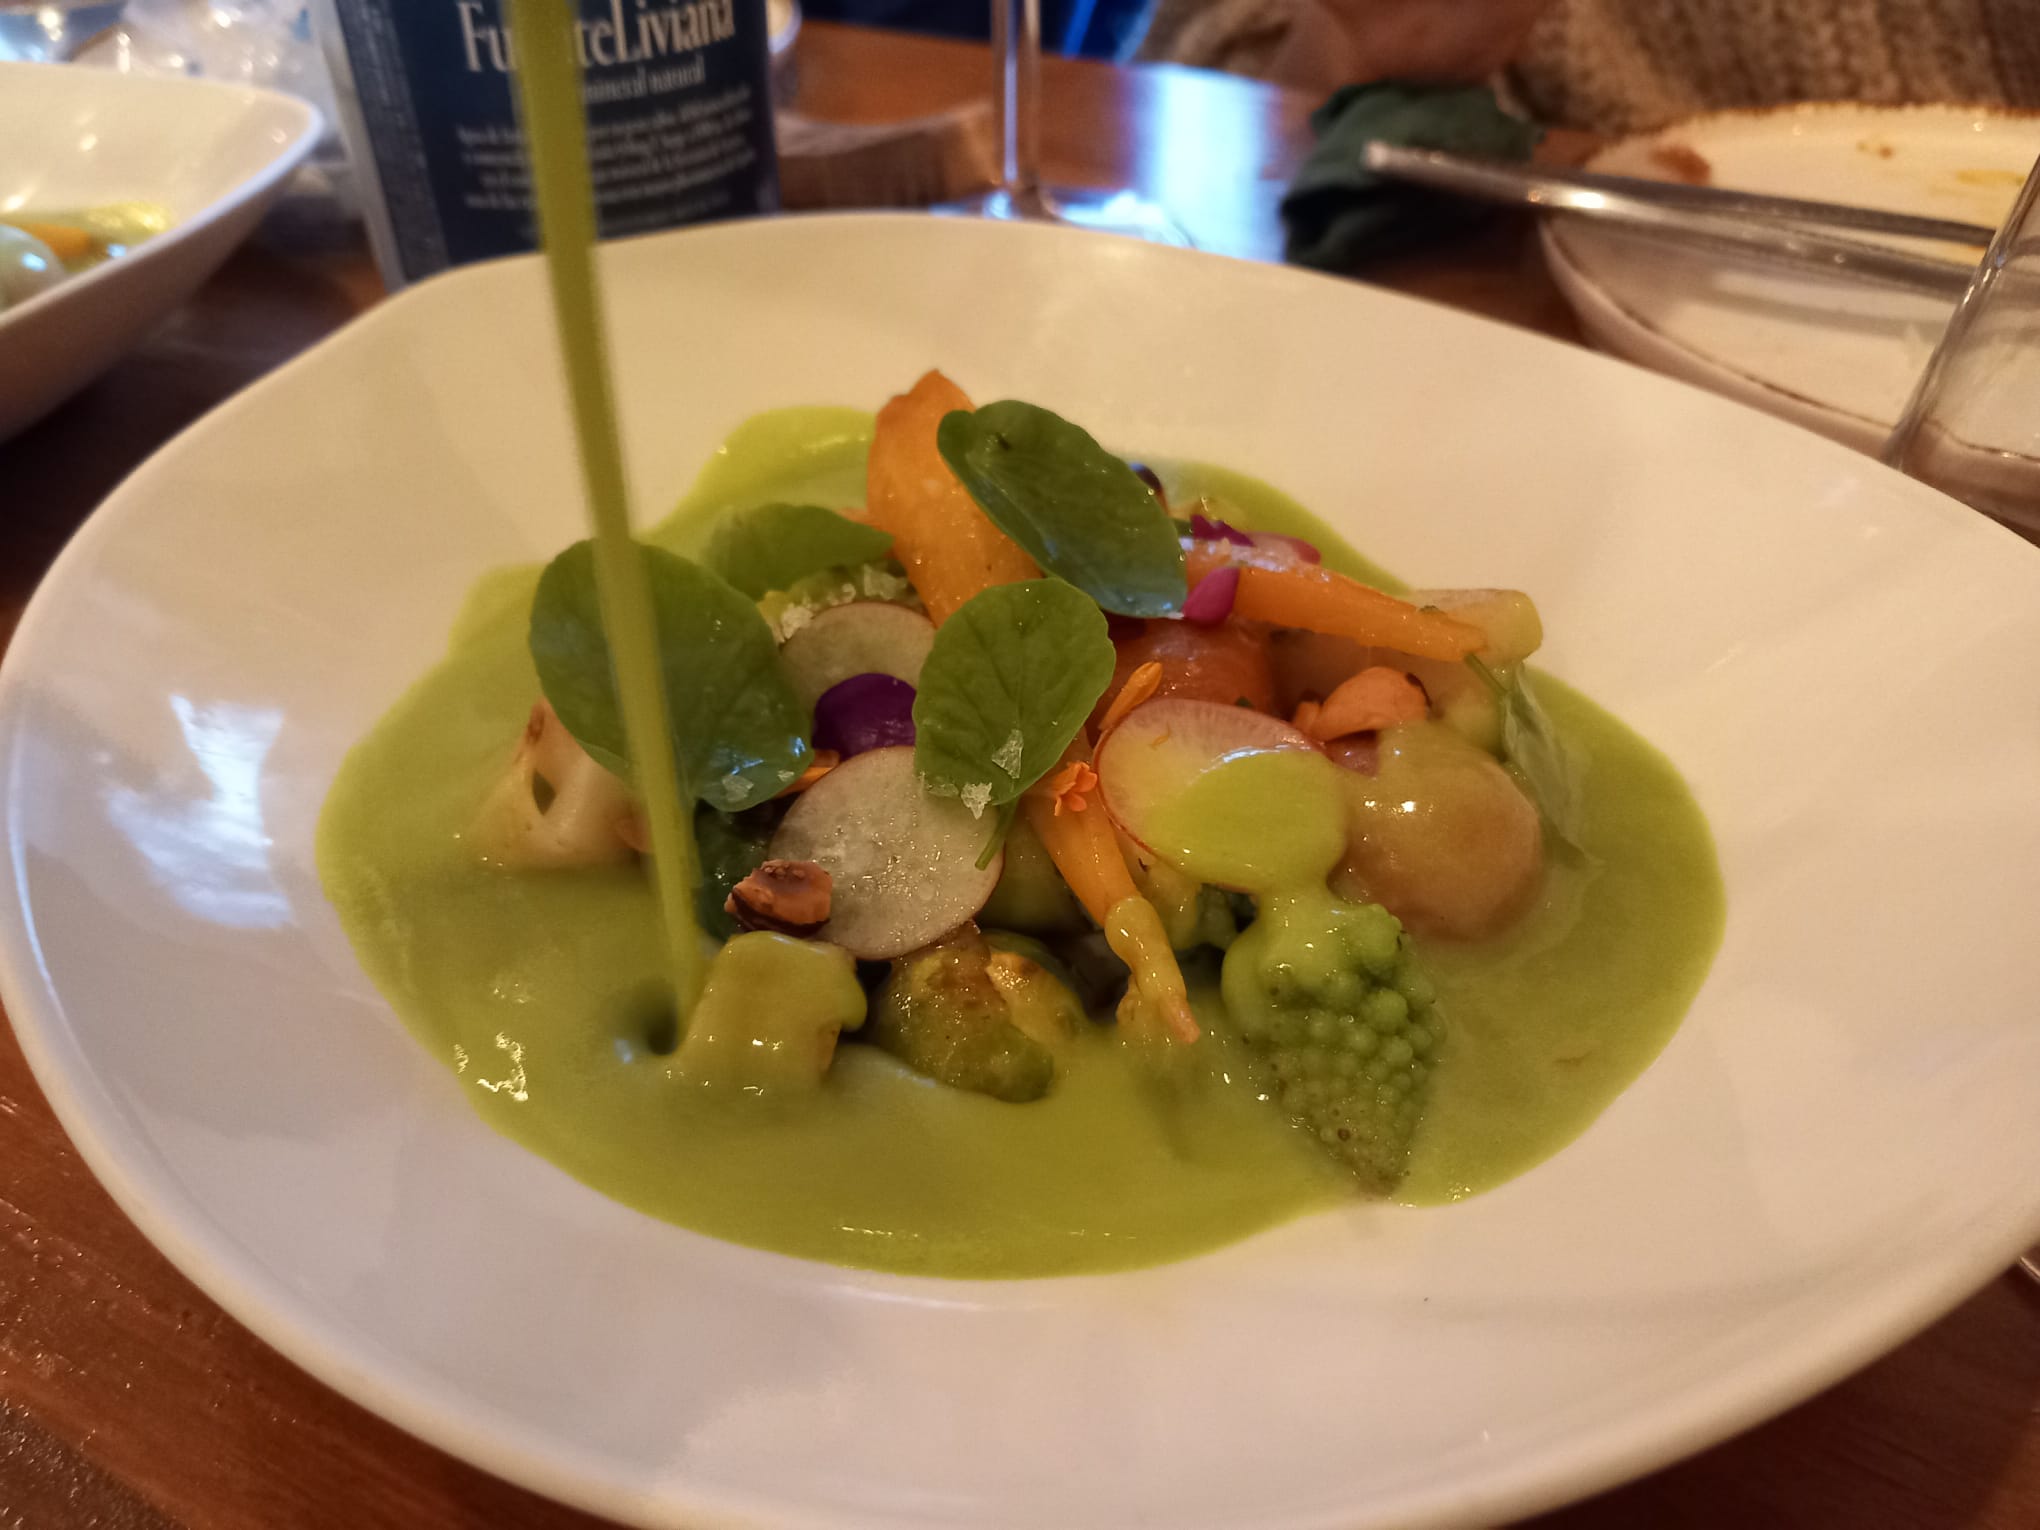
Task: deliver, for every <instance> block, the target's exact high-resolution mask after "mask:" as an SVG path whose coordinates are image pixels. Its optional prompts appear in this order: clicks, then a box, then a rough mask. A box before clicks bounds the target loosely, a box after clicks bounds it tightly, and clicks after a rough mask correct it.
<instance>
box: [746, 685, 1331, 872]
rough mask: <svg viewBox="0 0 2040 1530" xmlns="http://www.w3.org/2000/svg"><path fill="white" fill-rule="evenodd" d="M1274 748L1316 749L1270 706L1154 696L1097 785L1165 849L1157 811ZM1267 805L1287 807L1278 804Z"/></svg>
mask: <svg viewBox="0 0 2040 1530" xmlns="http://www.w3.org/2000/svg"><path fill="white" fill-rule="evenodd" d="M1271 749H1302V750H1308V751H1311V752H1313V753H1315V752H1318V748H1317V745H1316V744H1314V743H1313V742H1311V740H1310V739H1309V738H1307V737H1305V736H1304V735H1303V734H1302V733H1300V732H1298V731H1297V730H1296V729H1295V728H1292V727H1290V726H1289V724H1288V723H1286V722H1283V721H1282V720H1281V719H1280V718H1278V717H1270V716H1269V715H1268V714H1267V713H1265V712H1256V711H1254V710H1252V709H1251V708H1248V707H1232V706H1227V705H1225V704H1224V703H1223V702H1217V701H1187V700H1182V699H1179V698H1173V697H1171V698H1164V699H1163V700H1160V701H1150V702H1148V703H1147V704H1145V705H1144V706H1138V707H1135V708H1134V709H1133V710H1132V711H1131V712H1129V713H1127V714H1126V717H1125V719H1124V720H1123V721H1122V722H1121V723H1120V724H1119V726H1118V727H1116V728H1114V729H1113V730H1112V731H1111V732H1110V733H1108V734H1106V735H1105V737H1104V739H1103V740H1101V741H1100V743H1099V745H1098V750H1097V754H1096V757H1095V759H1096V768H1097V771H1098V790H1099V794H1100V795H1101V796H1102V797H1103V799H1104V802H1105V811H1106V812H1108V813H1110V814H1111V815H1112V821H1113V822H1114V823H1116V824H1118V825H1119V827H1120V829H1121V830H1122V831H1123V832H1124V833H1126V834H1127V835H1129V836H1130V837H1131V838H1132V839H1133V840H1134V841H1135V842H1136V843H1137V844H1139V845H1140V847H1141V848H1142V849H1144V850H1147V851H1149V852H1150V853H1152V854H1160V853H1161V851H1162V847H1160V846H1158V845H1156V844H1155V843H1154V842H1153V836H1152V833H1151V831H1150V829H1149V825H1150V823H1151V821H1152V820H1153V818H1154V815H1155V814H1156V812H1157V811H1158V810H1160V809H1163V808H1166V807H1167V806H1168V805H1169V804H1171V803H1173V802H1174V801H1176V800H1177V798H1179V797H1180V796H1181V795H1182V794H1183V792H1184V790H1185V789H1186V788H1187V787H1188V786H1189V785H1190V783H1191V782H1192V781H1194V780H1196V778H1197V777H1198V776H1200V775H1202V774H1203V773H1204V772H1205V771H1207V770H1209V769H1211V768H1212V767H1213V766H1214V765H1218V764H1220V763H1222V762H1223V761H1226V760H1229V759H1232V758H1234V757H1235V756H1238V755H1242V754H1252V753H1259V752H1263V751H1267V750H1271ZM1269 808H1270V811H1271V812H1277V813H1279V812H1280V811H1281V810H1282V809H1281V805H1280V804H1279V803H1271V804H1270V805H1269ZM775 853H777V852H775Z"/></svg>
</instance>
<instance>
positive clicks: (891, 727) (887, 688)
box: [815, 674, 914, 760]
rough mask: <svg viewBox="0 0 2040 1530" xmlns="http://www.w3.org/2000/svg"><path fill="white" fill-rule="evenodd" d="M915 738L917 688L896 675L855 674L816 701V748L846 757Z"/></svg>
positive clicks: (838, 682) (906, 742)
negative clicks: (830, 750)
mask: <svg viewBox="0 0 2040 1530" xmlns="http://www.w3.org/2000/svg"><path fill="white" fill-rule="evenodd" d="M913 741H914V688H913V687H912V686H911V685H909V684H907V682H906V681H904V680H902V679H900V678H899V677H898V676H897V675H880V674H867V675H852V676H851V677H850V678H849V679H848V680H839V681H837V682H836V683H835V684H834V685H832V686H830V687H829V688H828V689H827V690H826V691H823V692H822V696H821V699H820V700H819V701H817V702H816V703H815V748H817V749H833V750H835V751H836V752H837V753H838V754H840V755H841V756H842V757H843V758H844V759H846V760H847V759H849V758H850V756H852V755H853V754H862V753H864V751H865V750H867V749H889V748H891V747H892V746H893V745H895V744H911V743H912V742H913Z"/></svg>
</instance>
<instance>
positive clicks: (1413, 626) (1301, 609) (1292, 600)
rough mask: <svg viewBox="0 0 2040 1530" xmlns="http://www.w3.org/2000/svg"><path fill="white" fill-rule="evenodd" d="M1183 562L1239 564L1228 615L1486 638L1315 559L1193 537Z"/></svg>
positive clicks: (1464, 643) (1388, 634) (1365, 633)
mask: <svg viewBox="0 0 2040 1530" xmlns="http://www.w3.org/2000/svg"><path fill="white" fill-rule="evenodd" d="M1185 561H1186V563H1187V572H1188V574H1189V579H1190V583H1191V584H1192V585H1193V586H1194V585H1195V584H1196V583H1197V581H1198V580H1199V579H1201V578H1203V577H1204V576H1205V575H1206V574H1208V573H1210V572H1212V571H1213V570H1214V569H1217V568H1220V567H1223V566H1224V565H1225V564H1228V563H1237V564H1239V565H1240V584H1239V590H1238V591H1237V593H1235V594H1234V596H1233V609H1232V614H1233V615H1234V616H1236V617H1238V618H1240V619H1241V620H1242V621H1250V622H1269V623H1271V624H1273V625H1274V626H1277V627H1301V628H1303V629H1304V630H1305V631H1308V632H1323V633H1327V634H1329V635H1330V636H1332V637H1344V638H1351V639H1353V641H1355V642H1356V643H1365V644H1368V645H1369V646H1371V647H1375V648H1392V649H1394V650H1395V651H1396V652H1397V653H1407V654H1415V655H1416V656H1417V657H1419V658H1424V659H1463V658H1465V657H1466V656H1467V655H1468V654H1470V653H1472V652H1474V651H1475V650H1477V649H1478V648H1480V646H1481V645H1482V644H1483V643H1485V642H1486V641H1487V635H1486V634H1485V633H1484V632H1482V631H1481V629H1480V628H1478V627H1476V626H1474V625H1473V624H1472V623H1470V622H1462V621H1460V620H1458V619H1457V618H1455V617H1451V616H1447V615H1445V614H1444V613H1443V612H1439V611H1426V610H1424V609H1423V608H1422V607H1420V606H1413V605H1411V604H1410V603H1409V602H1408V601H1406V600H1398V599H1396V598H1395V596H1393V595H1385V594H1383V593H1382V592H1381V591H1380V590H1377V589H1373V588H1371V587H1370V586H1368V585H1364V584H1362V583H1360V581H1359V580H1357V579H1348V578H1347V577H1346V576H1345V575H1344V574H1340V573H1335V572H1334V571H1333V570H1331V569H1328V568H1325V567H1323V566H1322V565H1319V564H1315V563H1291V562H1286V561H1281V560H1278V559H1276V558H1273V557H1267V556H1257V555H1256V554H1255V553H1254V552H1253V550H1252V549H1249V548H1243V547H1239V546H1236V545H1234V544H1232V543H1227V542H1197V543H1193V544H1192V546H1191V548H1190V552H1189V554H1188V556H1187V558H1186V560H1185ZM923 598H924V599H925V598H926V597H923Z"/></svg>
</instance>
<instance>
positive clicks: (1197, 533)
mask: <svg viewBox="0 0 2040 1530" xmlns="http://www.w3.org/2000/svg"><path fill="white" fill-rule="evenodd" d="M1190 535H1191V536H1193V537H1195V538H1196V539H1197V540H1198V541H1200V542H1230V543H1232V544H1233V545H1234V546H1235V547H1252V546H1253V545H1254V539H1253V538H1252V537H1250V536H1248V535H1247V534H1246V533H1245V532H1244V531H1241V530H1240V529H1239V528H1238V527H1237V526H1228V525H1226V523H1225V522H1224V521H1218V520H1213V519H1212V518H1211V517H1210V516H1208V515H1200V514H1198V513H1197V512H1196V511H1194V510H1193V511H1192V512H1191V513H1190Z"/></svg>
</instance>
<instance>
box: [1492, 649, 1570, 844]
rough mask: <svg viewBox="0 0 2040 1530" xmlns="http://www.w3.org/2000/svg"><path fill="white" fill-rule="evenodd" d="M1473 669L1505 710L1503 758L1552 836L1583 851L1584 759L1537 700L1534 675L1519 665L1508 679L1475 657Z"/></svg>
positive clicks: (1503, 718) (1511, 671)
mask: <svg viewBox="0 0 2040 1530" xmlns="http://www.w3.org/2000/svg"><path fill="white" fill-rule="evenodd" d="M1466 662H1467V664H1468V666H1469V667H1470V668H1472V670H1473V672H1474V673H1475V674H1477V675H1479V676H1480V678H1481V679H1482V680H1483V681H1485V682H1486V683H1487V685H1488V688H1489V689H1491V690H1492V691H1493V692H1494V693H1495V699H1496V701H1498V702H1499V703H1500V704H1501V710H1502V757H1503V759H1505V760H1506V761H1507V762H1508V763H1509V764H1510V765H1511V766H1512V767H1513V768H1514V769H1515V772H1516V776H1517V779H1518V780H1519V781H1521V782H1522V784H1523V788H1524V790H1525V792H1527V793H1528V795H1529V797H1530V800H1531V801H1532V802H1533V803H1535V804H1536V805H1537V811H1538V813H1539V814H1540V815H1541V816H1542V817H1543V819H1544V824H1545V827H1546V828H1547V829H1549V830H1550V831H1551V833H1552V834H1553V835H1554V836H1556V837H1557V838H1558V839H1559V840H1561V841H1563V842H1564V843H1565V844H1566V845H1567V846H1568V847H1570V848H1572V849H1574V850H1577V849H1578V848H1579V842H1580V841H1579V828H1580V779H1579V777H1580V766H1579V760H1578V759H1577V757H1576V756H1575V755H1574V754H1573V752H1572V750H1571V749H1570V748H1569V747H1567V745H1566V742H1565V740H1564V739H1563V738H1561V737H1560V736H1559V732H1558V729H1557V728H1556V727H1555V726H1554V725H1553V724H1552V721H1551V717H1550V715H1549V714H1548V713H1546V712H1545V710H1544V707H1543V704H1542V703H1540V702H1539V701H1538V699H1537V692H1536V691H1535V690H1534V689H1533V688H1532V686H1531V683H1530V671H1529V670H1528V669H1527V668H1525V667H1523V666H1521V665H1518V666H1516V667H1515V668H1514V669H1512V670H1510V671H1509V672H1508V673H1507V675H1506V676H1504V675H1498V674H1496V673H1495V671H1494V670H1493V669H1492V668H1490V667H1489V666H1488V665H1487V664H1486V663H1485V662H1484V661H1482V660H1481V659H1478V658H1474V657H1471V656H1469V657H1468V659H1467V661H1466Z"/></svg>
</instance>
